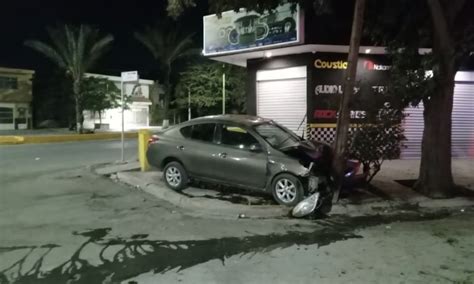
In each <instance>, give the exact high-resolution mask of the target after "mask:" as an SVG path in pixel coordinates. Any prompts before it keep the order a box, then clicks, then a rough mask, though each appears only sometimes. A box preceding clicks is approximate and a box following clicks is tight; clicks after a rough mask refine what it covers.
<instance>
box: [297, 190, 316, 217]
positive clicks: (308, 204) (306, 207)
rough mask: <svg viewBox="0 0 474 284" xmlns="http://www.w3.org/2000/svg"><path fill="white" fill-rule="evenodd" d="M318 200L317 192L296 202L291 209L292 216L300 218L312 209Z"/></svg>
mask: <svg viewBox="0 0 474 284" xmlns="http://www.w3.org/2000/svg"><path fill="white" fill-rule="evenodd" d="M318 200H319V192H316V193H315V194H312V195H311V196H310V197H308V198H306V199H304V200H303V201H301V202H300V203H298V204H297V205H296V206H295V208H293V210H292V211H291V214H292V215H293V217H297V218H301V217H304V216H306V215H308V214H310V213H311V212H313V211H314V209H315V208H316V205H317V204H318Z"/></svg>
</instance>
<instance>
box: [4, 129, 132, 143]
mask: <svg viewBox="0 0 474 284" xmlns="http://www.w3.org/2000/svg"><path fill="white" fill-rule="evenodd" d="M120 137H121V134H120V133H117V132H113V133H94V134H63V135H25V136H14V135H5V136H0V145H18V144H37V143H60V142H74V141H90V140H107V139H119V138H120ZM137 137H138V133H137V132H126V133H125V138H137Z"/></svg>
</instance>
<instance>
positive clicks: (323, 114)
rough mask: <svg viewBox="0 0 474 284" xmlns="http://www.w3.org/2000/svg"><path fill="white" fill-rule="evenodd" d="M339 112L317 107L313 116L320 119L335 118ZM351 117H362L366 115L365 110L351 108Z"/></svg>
mask: <svg viewBox="0 0 474 284" xmlns="http://www.w3.org/2000/svg"><path fill="white" fill-rule="evenodd" d="M338 116H339V112H338V111H336V110H330V109H317V110H315V111H314V112H313V118H320V119H337V118H338ZM350 116H351V119H364V118H366V116H367V112H366V111H364V110H351V112H350Z"/></svg>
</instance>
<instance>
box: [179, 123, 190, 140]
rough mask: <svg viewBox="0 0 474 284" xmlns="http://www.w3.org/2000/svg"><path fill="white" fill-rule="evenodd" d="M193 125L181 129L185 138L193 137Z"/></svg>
mask: <svg viewBox="0 0 474 284" xmlns="http://www.w3.org/2000/svg"><path fill="white" fill-rule="evenodd" d="M192 127H193V126H192V125H190V126H185V127H183V128H181V129H180V130H179V132H181V135H183V136H184V138H191V132H192V130H193V129H192Z"/></svg>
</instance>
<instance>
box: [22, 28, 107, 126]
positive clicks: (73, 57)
mask: <svg viewBox="0 0 474 284" xmlns="http://www.w3.org/2000/svg"><path fill="white" fill-rule="evenodd" d="M47 32H48V35H49V39H50V41H51V43H45V42H42V41H38V40H28V41H26V42H25V45H26V46H29V47H31V48H33V49H35V50H36V51H38V52H40V53H42V54H43V55H44V56H45V57H47V58H48V59H50V60H51V61H52V62H53V63H55V64H56V65H57V66H58V67H59V68H61V69H63V70H64V71H65V72H66V74H67V75H68V76H70V77H71V79H72V89H73V94H74V101H75V108H76V125H77V132H78V133H82V106H81V101H82V93H81V85H82V80H83V77H84V73H86V72H87V71H88V70H89V68H91V66H92V65H93V64H94V63H96V62H97V60H98V59H99V58H100V56H101V55H102V54H103V53H104V51H105V50H106V48H107V47H108V46H109V45H110V43H111V42H112V41H113V36H112V35H106V36H100V34H99V30H97V29H94V28H91V27H89V26H87V25H80V26H79V27H74V26H68V25H64V26H61V27H56V28H48V29H47Z"/></svg>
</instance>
